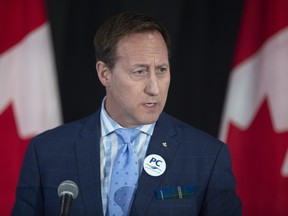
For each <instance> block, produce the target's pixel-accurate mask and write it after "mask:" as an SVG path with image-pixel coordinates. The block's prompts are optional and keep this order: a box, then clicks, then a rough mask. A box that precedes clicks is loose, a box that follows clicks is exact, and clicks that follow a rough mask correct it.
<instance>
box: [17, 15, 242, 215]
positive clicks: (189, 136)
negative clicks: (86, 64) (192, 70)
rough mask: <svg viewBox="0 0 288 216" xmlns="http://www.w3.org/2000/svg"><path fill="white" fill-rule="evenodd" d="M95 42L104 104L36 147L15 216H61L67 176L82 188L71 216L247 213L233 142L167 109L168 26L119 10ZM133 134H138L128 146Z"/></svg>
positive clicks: (49, 134) (28, 158)
mask: <svg viewBox="0 0 288 216" xmlns="http://www.w3.org/2000/svg"><path fill="white" fill-rule="evenodd" d="M94 45H95V51H96V57H97V62H96V70H97V74H98V77H99V79H100V81H101V83H102V84H103V86H105V88H106V97H105V98H104V99H103V102H102V106H101V108H100V109H99V110H98V111H97V112H96V113H95V114H94V115H92V116H89V117H87V118H85V119H81V120H78V121H75V122H72V123H69V124H66V125H63V126H60V127H58V128H55V129H52V130H50V131H47V132H44V133H43V134H41V135H39V136H37V137H35V138H34V139H33V140H32V141H31V143H30V145H29V147H28V150H27V153H26V157H25V160H24V164H23V168H22V171H21V176H20V180H19V185H18V188H17V198H16V203H15V206H14V209H13V215H29V216H31V215H57V214H59V211H60V199H59V198H58V197H57V188H58V186H59V184H61V182H63V181H64V180H72V181H74V182H75V183H76V184H77V185H78V187H79V195H78V197H77V198H76V199H75V200H73V202H72V205H71V209H70V215H77V216H79V215H116V216H118V215H132V216H134V215H135V216H136V215H148V216H150V215H157V216H160V215H163V216H168V215H171V216H175V215H181V216H183V215H209V216H210V215H221V216H222V215H241V202H240V200H239V198H238V197H237V196H236V194H235V184H236V183H235V179H234V177H233V173H232V170H231V164H230V156H229V152H228V149H227V145H225V144H224V143H222V142H220V141H219V140H217V139H216V138H213V137H211V136H209V135H207V134H206V133H204V132H201V131H199V130H197V129H195V128H193V127H191V126H189V125H187V124H185V123H183V122H181V121H179V120H177V119H175V118H173V117H171V116H170V115H168V114H166V113H164V112H162V111H163V109H164V106H165V103H166V99H167V94H168V89H169V84H170V66H169V47H170V42H169V37H168V33H167V31H166V30H165V28H164V27H163V26H161V25H160V24H159V23H158V22H156V21H155V20H154V19H152V18H150V17H147V16H145V15H143V14H138V13H130V12H126V13H121V14H119V15H116V16H114V17H112V18H110V19H108V20H107V21H106V22H105V23H104V24H103V25H102V26H101V27H100V28H99V30H98V31H97V33H96V36H95V39H94ZM128 128H130V129H131V128H134V129H137V130H134V132H135V131H136V132H135V133H134V132H133V133H134V135H135V136H134V137H136V138H135V139H134V140H132V139H131V140H130V141H127V142H126V141H125V144H124V143H122V141H124V138H123V136H122V135H121V133H122V132H123V133H124V131H127V130H128ZM122 129H124V131H123V130H122ZM120 130H122V132H121V133H118V131H120ZM121 143H122V144H121ZM119 149H121V151H120V150H119ZM118 150H119V151H118ZM121 154H122V155H121ZM121 157H123V158H122V159H123V160H122V159H121ZM123 161H124V162H123ZM122 163H123V164H124V165H121V166H120V168H119V169H120V170H117V169H118V168H117V167H118V165H117V164H122ZM135 164H136V165H135ZM134 173H135V175H134ZM123 174H124V175H125V174H127V175H126V177H122V175H123ZM117 175H118V177H116V176H117ZM120 176H121V177H120ZM135 176H136V177H135ZM122 184H123V185H122ZM119 185H121V186H119ZM118 186H119V188H117V187H118ZM127 197H128V198H127Z"/></svg>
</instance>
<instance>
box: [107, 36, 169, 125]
mask: <svg viewBox="0 0 288 216" xmlns="http://www.w3.org/2000/svg"><path fill="white" fill-rule="evenodd" d="M116 52H117V56H118V59H117V62H116V64H115V66H114V68H113V69H112V71H111V73H109V75H108V78H107V79H108V80H109V81H108V84H107V85H106V93H107V98H106V104H105V107H106V110H107V112H108V114H109V115H110V116H111V117H112V118H113V119H114V120H116V121H117V122H118V123H119V124H120V125H122V126H123V127H137V126H139V125H141V124H151V123H153V122H155V121H157V119H158V117H159V115H160V113H161V112H162V111H163V109H164V106H165V103H166V99H167V94H168V89H169V84H170V67H169V60H168V50H167V47H166V44H165V41H164V39H163V37H162V36H161V34H160V33H159V32H156V31H155V32H147V33H135V34H131V35H129V36H126V37H124V38H122V39H121V40H120V41H119V42H118V44H117V51H116Z"/></svg>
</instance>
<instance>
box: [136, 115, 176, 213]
mask: <svg viewBox="0 0 288 216" xmlns="http://www.w3.org/2000/svg"><path fill="white" fill-rule="evenodd" d="M168 125H169V123H167V122H166V118H165V117H161V118H160V119H159V120H158V122H157V124H156V126H155V129H154V132H153V135H152V137H151V140H150V144H149V147H148V150H147V154H146V155H147V156H148V155H150V154H157V155H160V156H161V157H162V158H163V159H164V160H165V162H166V171H165V172H167V171H168V170H169V167H170V164H171V163H172V160H173V158H174V155H175V152H176V150H177V148H178V143H177V142H175V141H174V140H173V139H172V138H171V137H172V136H173V135H174V134H175V131H174V129H173V128H168V127H167V126H168ZM165 172H164V173H163V174H162V175H160V176H157V177H154V176H151V175H149V174H147V173H146V171H145V170H144V169H143V170H142V173H141V176H140V178H139V182H138V188H137V192H136V195H135V200H134V203H133V205H132V209H131V213H130V215H144V213H145V212H146V209H147V208H148V206H149V204H150V202H151V201H152V199H153V197H154V196H155V195H154V194H155V190H156V189H157V188H158V186H159V184H160V183H161V181H162V179H163V177H164V176H165Z"/></svg>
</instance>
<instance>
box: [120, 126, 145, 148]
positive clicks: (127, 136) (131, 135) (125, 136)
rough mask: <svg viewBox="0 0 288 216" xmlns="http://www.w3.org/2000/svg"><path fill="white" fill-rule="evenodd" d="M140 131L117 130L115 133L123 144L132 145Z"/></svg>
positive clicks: (131, 129)
mask: <svg viewBox="0 0 288 216" xmlns="http://www.w3.org/2000/svg"><path fill="white" fill-rule="evenodd" d="M140 132H141V131H140V130H138V129H135V128H118V129H117V130H115V133H116V134H117V135H118V136H119V137H120V138H121V139H122V141H123V142H124V143H125V144H128V143H132V142H133V141H134V140H135V139H136V137H137V136H138V135H139V134H140Z"/></svg>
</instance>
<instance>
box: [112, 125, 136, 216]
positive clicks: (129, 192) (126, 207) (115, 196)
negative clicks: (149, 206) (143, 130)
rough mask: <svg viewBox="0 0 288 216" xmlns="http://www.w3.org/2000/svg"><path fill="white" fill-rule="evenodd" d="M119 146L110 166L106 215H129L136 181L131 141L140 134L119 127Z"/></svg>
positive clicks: (116, 131) (134, 155)
mask: <svg viewBox="0 0 288 216" xmlns="http://www.w3.org/2000/svg"><path fill="white" fill-rule="evenodd" d="M115 133H116V134H117V135H118V138H120V139H118V140H119V147H120V148H118V152H117V155H116V157H115V161H114V164H113V168H112V175H111V181H110V192H109V204H108V212H109V213H108V215H110V216H121V215H123V216H126V215H129V211H130V208H131V204H132V201H133V197H134V192H135V190H136V186H137V181H138V176H139V174H138V169H139V168H138V157H137V152H136V150H135V149H134V148H133V145H132V143H133V141H134V140H135V138H136V137H137V136H138V135H139V134H140V131H139V130H137V129H134V128H119V129H117V130H115Z"/></svg>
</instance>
